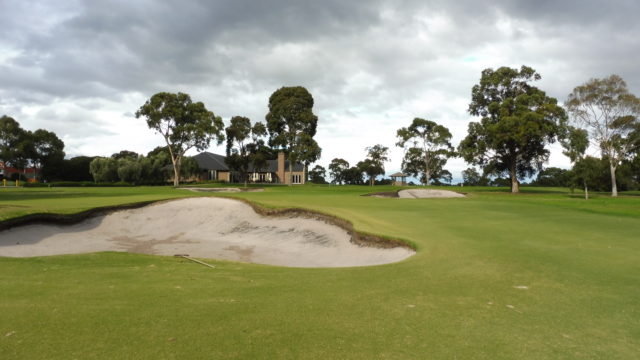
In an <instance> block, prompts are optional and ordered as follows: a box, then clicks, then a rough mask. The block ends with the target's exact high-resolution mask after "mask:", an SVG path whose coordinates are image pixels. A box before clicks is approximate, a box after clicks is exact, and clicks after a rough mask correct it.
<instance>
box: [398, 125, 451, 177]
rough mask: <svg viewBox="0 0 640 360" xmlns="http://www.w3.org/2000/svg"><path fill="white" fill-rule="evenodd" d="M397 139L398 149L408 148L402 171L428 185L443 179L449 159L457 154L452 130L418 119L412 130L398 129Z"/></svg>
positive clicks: (411, 127) (410, 128)
mask: <svg viewBox="0 0 640 360" xmlns="http://www.w3.org/2000/svg"><path fill="white" fill-rule="evenodd" d="M397 137H398V142H397V143H396V145H397V146H399V147H404V148H405V156H404V158H403V160H402V171H403V172H405V173H406V174H409V175H411V176H414V177H419V178H421V179H422V180H421V181H422V182H423V183H424V184H425V185H428V184H429V183H430V182H431V180H432V178H436V179H438V178H439V177H440V176H439V175H440V173H442V171H443V167H444V165H445V164H446V162H447V159H448V158H450V157H451V156H453V155H454V154H455V153H454V151H453V146H451V132H449V129H447V128H446V127H444V126H442V125H438V124H437V123H435V122H433V121H431V120H425V119H421V118H415V119H413V122H412V123H411V125H409V127H403V128H400V129H398V132H397Z"/></svg>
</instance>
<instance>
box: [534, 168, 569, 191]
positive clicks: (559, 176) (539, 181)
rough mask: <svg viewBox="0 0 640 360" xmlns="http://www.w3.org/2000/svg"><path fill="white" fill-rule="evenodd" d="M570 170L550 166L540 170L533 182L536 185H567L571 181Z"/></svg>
mask: <svg viewBox="0 0 640 360" xmlns="http://www.w3.org/2000/svg"><path fill="white" fill-rule="evenodd" d="M570 178H571V175H570V171H569V170H565V169H560V168H557V167H549V168H546V169H543V170H542V171H540V172H538V176H537V177H536V179H535V180H534V181H533V182H532V183H531V185H534V186H553V187H566V186H569V182H570Z"/></svg>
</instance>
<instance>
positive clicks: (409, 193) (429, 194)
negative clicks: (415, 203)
mask: <svg viewBox="0 0 640 360" xmlns="http://www.w3.org/2000/svg"><path fill="white" fill-rule="evenodd" d="M398 197H399V198H401V199H426V198H459V197H464V195H463V194H460V193H457V192H455V191H449V190H433V189H409V190H400V191H398Z"/></svg>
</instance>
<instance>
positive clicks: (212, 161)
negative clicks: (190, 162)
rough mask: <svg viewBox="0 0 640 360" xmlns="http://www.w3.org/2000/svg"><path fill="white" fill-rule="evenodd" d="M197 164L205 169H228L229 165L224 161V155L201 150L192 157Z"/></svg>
mask: <svg viewBox="0 0 640 360" xmlns="http://www.w3.org/2000/svg"><path fill="white" fill-rule="evenodd" d="M193 158H194V159H195V160H196V162H197V163H198V166H199V167H200V168H201V169H205V170H217V171H229V167H228V166H227V164H226V163H225V162H224V159H225V158H226V157H225V156H222V155H218V154H214V153H210V152H207V151H205V152H203V153H200V154H198V155H196V156H194V157H193Z"/></svg>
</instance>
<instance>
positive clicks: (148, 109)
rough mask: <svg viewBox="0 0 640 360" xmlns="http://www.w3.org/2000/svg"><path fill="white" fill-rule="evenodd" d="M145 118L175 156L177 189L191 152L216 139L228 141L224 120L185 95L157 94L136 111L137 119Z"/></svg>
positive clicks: (201, 148) (172, 160) (206, 145)
mask: <svg viewBox="0 0 640 360" xmlns="http://www.w3.org/2000/svg"><path fill="white" fill-rule="evenodd" d="M142 116H144V117H145V118H146V120H147V125H148V126H149V128H150V129H154V130H155V131H157V132H159V133H160V134H161V135H162V136H163V137H164V140H165V142H166V144H167V147H168V149H169V153H170V155H171V163H172V165H173V175H174V176H173V185H174V186H178V185H179V184H180V165H181V161H182V158H183V157H184V154H185V152H187V150H189V149H191V148H195V149H196V150H198V151H202V150H204V149H206V148H207V147H209V144H210V143H211V141H212V140H215V141H216V143H217V144H218V145H219V144H221V143H222V141H223V140H224V135H223V133H222V132H223V130H224V124H223V122H222V119H221V118H220V117H218V116H215V115H214V114H213V113H212V112H211V111H209V110H207V108H206V107H205V106H204V104H203V103H201V102H195V103H194V102H192V101H191V97H190V96H189V95H187V94H184V93H177V94H172V93H166V92H161V93H157V94H155V95H153V96H152V97H151V99H149V100H147V102H146V103H145V104H144V105H142V106H141V107H140V109H139V110H138V111H136V118H140V117H142Z"/></svg>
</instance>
